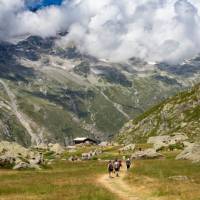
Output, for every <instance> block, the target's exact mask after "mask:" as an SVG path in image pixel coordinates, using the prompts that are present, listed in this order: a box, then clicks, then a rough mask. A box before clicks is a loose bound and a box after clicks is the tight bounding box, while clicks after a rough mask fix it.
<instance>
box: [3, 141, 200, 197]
mask: <svg viewBox="0 0 200 200" xmlns="http://www.w3.org/2000/svg"><path fill="white" fill-rule="evenodd" d="M140 147H142V148H149V145H145V144H140V145H137V146H136V148H140ZM119 148H120V147H106V148H104V149H103V153H102V154H101V155H99V156H98V157H94V158H93V160H91V161H77V162H74V163H72V162H69V161H67V158H69V157H70V156H72V155H77V156H80V155H81V153H83V152H88V151H90V150H94V149H95V147H80V148H78V150H77V151H76V152H74V153H69V152H66V153H65V154H64V155H63V157H62V158H61V159H56V160H54V161H53V163H52V165H48V166H44V168H43V169H42V170H39V171H35V170H23V171H22V170H21V171H14V170H9V169H7V170H5V169H0V180H1V181H0V200H11V199H12V200H13V199H14V200H111V199H112V200H120V199H119V198H118V197H117V196H115V195H114V194H112V193H111V192H109V191H108V190H107V189H106V188H104V187H102V186H101V185H100V184H99V183H98V182H97V179H98V178H99V177H100V176H101V175H103V174H105V173H107V170H106V165H107V160H110V159H115V158H122V157H123V156H130V155H131V152H130V151H128V152H124V153H120V154H119ZM162 153H163V154H164V155H165V159H161V160H137V161H134V162H133V168H132V169H131V170H130V172H129V173H127V175H126V177H125V179H124V181H126V182H127V183H128V185H129V186H130V187H133V188H134V190H135V189H136V191H137V195H138V196H139V197H140V199H141V200H200V189H199V188H200V163H199V164H193V163H191V162H189V161H183V160H177V161H176V160H175V156H176V155H177V154H178V153H179V151H173V152H162ZM45 158H46V159H53V157H52V155H51V154H47V155H45ZM54 159H55V158H54ZM64 159H65V160H64ZM173 176H187V180H181V181H180V180H173V179H169V177H173Z"/></svg>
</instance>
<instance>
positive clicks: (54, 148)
mask: <svg viewBox="0 0 200 200" xmlns="http://www.w3.org/2000/svg"><path fill="white" fill-rule="evenodd" d="M49 150H50V151H53V152H55V153H56V154H62V153H63V152H64V151H65V150H64V148H63V147H62V146H61V145H60V144H58V143H56V144H49Z"/></svg>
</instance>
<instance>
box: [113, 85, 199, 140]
mask: <svg viewBox="0 0 200 200" xmlns="http://www.w3.org/2000/svg"><path fill="white" fill-rule="evenodd" d="M175 133H183V134H186V135H187V136H188V137H189V138H190V140H192V141H200V84H198V85H196V86H195V87H193V88H192V89H190V90H188V91H185V92H181V93H179V94H177V95H176V96H174V97H172V98H169V99H167V100H165V101H163V102H162V103H160V104H158V105H157V106H154V107H152V108H151V109H150V110H148V111H147V112H145V113H144V114H142V115H140V116H139V117H137V118H136V119H134V120H131V121H130V122H128V123H126V124H125V126H124V127H123V128H122V129H121V131H120V133H119V135H118V137H117V139H118V141H120V142H122V143H129V142H137V141H146V139H147V138H148V137H150V136H156V135H174V134H175Z"/></svg>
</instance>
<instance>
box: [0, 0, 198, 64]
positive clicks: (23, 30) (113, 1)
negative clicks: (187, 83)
mask: <svg viewBox="0 0 200 200" xmlns="http://www.w3.org/2000/svg"><path fill="white" fill-rule="evenodd" d="M63 30H67V31H68V32H69V34H68V35H67V36H65V37H63V38H62V39H61V40H60V41H58V44H59V45H62V46H65V45H68V44H69V43H72V42H73V43H74V44H75V45H76V46H77V47H78V48H79V50H80V51H82V52H84V53H88V54H90V55H92V56H96V57H98V58H104V59H109V60H111V61H115V62H117V61H126V60H127V59H129V58H131V57H139V58H142V59H144V60H146V61H168V62H180V61H182V60H183V59H187V58H191V57H192V56H194V55H196V54H198V53H199V49H200V2H199V0H140V1H138V0H101V1H94V0H65V1H63V3H62V5H61V6H50V7H45V8H44V9H41V10H38V11H37V12H31V11H30V10H27V9H26V7H25V3H24V1H23V0H0V39H1V40H9V39H11V38H13V37H16V36H19V35H23V34H34V35H40V36H42V37H47V36H53V35H55V34H56V33H57V32H59V31H63Z"/></svg>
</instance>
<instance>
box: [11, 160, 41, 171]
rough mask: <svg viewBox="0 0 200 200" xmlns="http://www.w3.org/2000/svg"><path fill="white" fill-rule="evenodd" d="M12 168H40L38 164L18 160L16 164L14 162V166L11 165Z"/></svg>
mask: <svg viewBox="0 0 200 200" xmlns="http://www.w3.org/2000/svg"><path fill="white" fill-rule="evenodd" d="M13 169H14V170H19V169H37V170H39V169H41V168H40V167H39V165H36V164H30V163H26V162H20V163H18V164H16V165H15V166H14V167H13Z"/></svg>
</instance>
